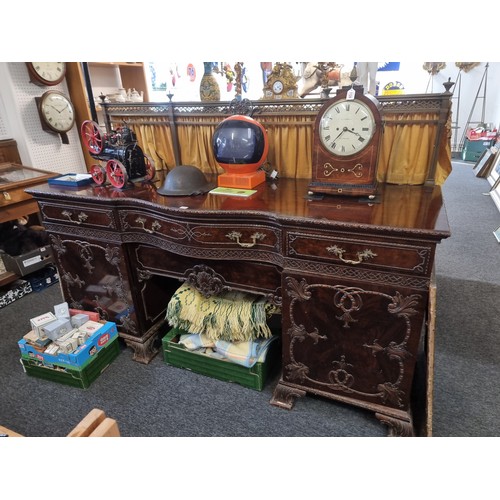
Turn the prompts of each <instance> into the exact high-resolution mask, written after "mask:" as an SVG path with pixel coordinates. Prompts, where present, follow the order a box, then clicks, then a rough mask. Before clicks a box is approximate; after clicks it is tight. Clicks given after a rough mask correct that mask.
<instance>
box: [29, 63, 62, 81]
mask: <svg viewBox="0 0 500 500" xmlns="http://www.w3.org/2000/svg"><path fill="white" fill-rule="evenodd" d="M27 64H28V67H29V68H30V71H31V72H32V75H33V76H34V77H35V78H36V79H37V80H39V81H40V82H41V83H44V84H45V85H55V84H57V83H59V82H61V81H62V79H63V78H64V76H65V73H66V63H65V62H30V63H27Z"/></svg>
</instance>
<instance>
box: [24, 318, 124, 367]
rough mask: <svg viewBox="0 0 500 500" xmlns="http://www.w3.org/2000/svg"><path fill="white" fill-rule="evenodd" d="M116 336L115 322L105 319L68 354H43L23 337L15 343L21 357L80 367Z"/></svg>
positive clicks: (62, 365)
mask: <svg viewBox="0 0 500 500" xmlns="http://www.w3.org/2000/svg"><path fill="white" fill-rule="evenodd" d="M117 337H118V330H117V329H116V323H113V322H111V321H106V322H105V323H104V324H103V325H102V327H101V328H100V329H99V330H98V331H97V332H96V333H94V334H93V335H92V336H91V337H89V338H88V339H87V340H86V341H85V342H84V343H83V344H82V345H80V346H78V348H77V349H76V350H75V352H72V353H70V354H64V353H57V354H54V355H52V354H45V353H42V352H39V351H38V350H37V349H35V348H34V347H33V346H32V345H30V344H28V343H27V342H26V340H25V339H21V340H20V341H19V342H18V343H17V344H18V346H19V349H20V351H21V357H22V358H25V359H31V358H34V359H36V360H38V361H40V362H41V363H42V364H45V365H53V364H56V365H59V366H61V367H69V368H74V367H79V368H82V367H84V366H86V365H87V364H88V362H89V361H90V360H91V359H92V358H93V357H94V356H95V355H96V354H97V353H98V352H99V351H100V350H101V349H102V348H103V347H105V346H106V345H107V344H109V342H112V341H113V340H114V339H116V338H117Z"/></svg>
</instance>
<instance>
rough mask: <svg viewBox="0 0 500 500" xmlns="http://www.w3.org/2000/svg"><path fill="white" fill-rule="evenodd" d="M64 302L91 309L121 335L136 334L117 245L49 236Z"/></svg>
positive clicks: (62, 236)
mask: <svg viewBox="0 0 500 500" xmlns="http://www.w3.org/2000/svg"><path fill="white" fill-rule="evenodd" d="M51 242H52V248H53V251H54V258H55V261H56V265H57V268H58V271H59V278H60V282H61V286H62V290H63V295H64V298H65V300H66V301H67V302H68V304H69V305H70V307H72V308H75V309H85V310H95V311H98V312H99V315H100V317H101V318H102V319H105V320H107V321H113V322H115V323H116V324H117V327H118V329H119V330H120V331H121V332H124V333H128V334H130V335H140V332H139V329H138V326H137V320H136V311H135V308H134V304H133V301H132V295H131V291H130V284H129V282H128V279H127V271H126V262H125V258H124V254H123V252H122V248H121V246H120V245H118V244H116V243H114V242H111V243H106V242H102V241H94V240H89V239H86V240H85V241H82V240H79V239H76V238H73V237H68V236H64V235H51Z"/></svg>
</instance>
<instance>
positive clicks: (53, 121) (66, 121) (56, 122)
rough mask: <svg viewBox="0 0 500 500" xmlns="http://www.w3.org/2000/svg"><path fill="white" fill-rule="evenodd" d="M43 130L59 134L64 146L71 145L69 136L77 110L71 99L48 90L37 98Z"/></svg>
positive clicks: (55, 91) (60, 93)
mask: <svg viewBox="0 0 500 500" xmlns="http://www.w3.org/2000/svg"><path fill="white" fill-rule="evenodd" d="M35 101H36V103H37V109H38V115H39V118H40V123H41V125H42V129H43V130H45V131H46V132H50V133H54V134H59V135H60V136H61V140H62V143H63V144H69V139H68V134H67V132H69V131H70V130H71V129H72V128H73V126H74V124H75V110H74V107H73V104H72V102H71V100H70V99H69V97H67V96H66V95H65V94H63V93H62V92H59V91H57V90H47V92H45V93H44V94H43V95H42V96H41V97H35Z"/></svg>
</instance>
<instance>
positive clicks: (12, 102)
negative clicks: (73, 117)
mask: <svg viewBox="0 0 500 500" xmlns="http://www.w3.org/2000/svg"><path fill="white" fill-rule="evenodd" d="M47 90H59V91H61V92H64V93H65V94H68V89H67V86H66V81H63V82H62V83H60V84H59V85H55V86H52V87H39V86H38V85H35V84H33V83H30V79H29V75H28V69H27V67H26V64H25V63H24V62H8V63H5V62H0V100H1V102H2V104H3V107H2V106H0V132H1V133H2V135H0V139H14V140H15V141H16V142H17V146H18V149H19V155H20V156H21V161H22V163H23V165H26V166H31V167H34V168H40V169H42V170H48V171H49V172H58V173H61V174H66V173H72V172H74V173H80V172H86V166H85V160H84V157H83V153H82V150H81V147H80V139H79V124H76V125H75V126H74V127H73V128H72V129H71V130H70V131H69V132H68V139H69V144H62V141H61V138H60V136H59V135H55V134H51V133H48V132H45V131H44V130H42V125H41V123H40V119H39V116H38V111H37V106H36V102H35V97H38V96H41V95H42V94H43V93H44V92H45V91H47ZM7 135H8V136H9V137H7Z"/></svg>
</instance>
